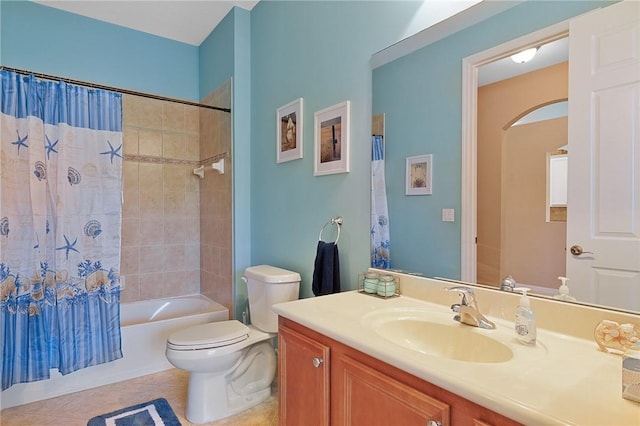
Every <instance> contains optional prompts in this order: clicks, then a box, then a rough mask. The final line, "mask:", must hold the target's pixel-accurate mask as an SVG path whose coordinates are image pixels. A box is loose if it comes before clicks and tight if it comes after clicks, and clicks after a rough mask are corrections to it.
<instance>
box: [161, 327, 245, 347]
mask: <svg viewBox="0 0 640 426" xmlns="http://www.w3.org/2000/svg"><path fill="white" fill-rule="evenodd" d="M248 337H249V327H247V326H246V325H244V324H243V323H241V322H240V321H237V320H230V321H219V322H210V323H206V324H200V325H195V326H193V327H188V328H185V329H184V330H180V331H177V332H175V333H173V334H171V335H170V336H169V338H168V339H167V344H168V346H169V347H170V348H171V349H176V350H195V349H208V348H219V347H221V346H228V345H232V344H234V343H238V342H242V341H243V340H246V339H247V338H248Z"/></svg>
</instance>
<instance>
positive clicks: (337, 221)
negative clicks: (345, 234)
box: [318, 216, 342, 244]
mask: <svg viewBox="0 0 640 426" xmlns="http://www.w3.org/2000/svg"><path fill="white" fill-rule="evenodd" d="M327 225H335V226H337V227H338V235H337V236H336V240H335V241H334V243H335V244H338V240H339V239H340V228H341V227H342V216H338V217H335V218H332V219H331V220H329V221H328V222H327V223H325V224H324V226H323V227H322V229H321V230H320V234H319V235H318V241H322V231H324V228H326V227H327Z"/></svg>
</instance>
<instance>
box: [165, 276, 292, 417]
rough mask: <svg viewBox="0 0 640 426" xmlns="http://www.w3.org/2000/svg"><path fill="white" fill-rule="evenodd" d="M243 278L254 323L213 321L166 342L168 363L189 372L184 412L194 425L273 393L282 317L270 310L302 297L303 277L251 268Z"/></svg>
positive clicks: (258, 401)
mask: <svg viewBox="0 0 640 426" xmlns="http://www.w3.org/2000/svg"><path fill="white" fill-rule="evenodd" d="M242 279H243V280H244V281H245V282H246V283H247V290H248V297H249V313H250V316H251V323H252V325H249V326H246V325H244V324H243V323H241V322H240V321H236V320H229V321H220V322H212V323H207V324H200V325H196V326H192V327H189V328H185V329H183V330H180V331H177V332H175V333H173V334H171V335H170V336H169V338H168V339H167V350H166V356H167V359H168V360H169V362H170V363H171V364H173V365H174V366H175V367H177V368H180V369H182V370H186V371H188V372H190V373H191V374H190V375H189V389H188V394H187V413H186V414H187V419H188V420H189V421H190V422H192V423H209V422H213V421H215V420H218V419H221V418H224V417H228V416H231V415H233V414H236V413H239V412H241V411H244V410H246V409H248V408H250V407H253V406H254V405H256V404H259V403H260V402H262V401H264V400H265V399H266V398H268V397H269V395H271V382H272V381H273V378H274V377H275V373H276V366H277V361H276V354H275V350H274V349H273V344H272V341H273V338H274V337H276V336H277V332H278V316H277V315H276V314H275V313H274V312H273V311H272V310H271V306H272V305H274V304H276V303H280V302H286V301H289V300H297V299H298V292H299V289H300V274H298V273H297V272H292V271H287V270H286V269H281V268H276V267H273V266H268V265H260V266H251V267H249V268H247V269H246V270H245V273H244V276H243V277H242Z"/></svg>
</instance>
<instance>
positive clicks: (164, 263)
mask: <svg viewBox="0 0 640 426" xmlns="http://www.w3.org/2000/svg"><path fill="white" fill-rule="evenodd" d="M216 93H217V92H216ZM225 116H229V117H228V118H227V117H225ZM225 120H227V122H225ZM222 122H224V123H222ZM230 123H231V121H230V114H229V113H223V112H218V111H212V110H207V109H204V108H200V107H197V106H190V105H183V104H180V103H177V102H170V101H162V100H155V99H149V98H144V97H140V96H133V95H124V96H123V124H124V130H123V132H124V143H123V145H124V147H123V154H124V160H125V161H124V167H123V181H124V183H123V185H124V204H123V212H122V260H121V271H120V273H121V275H123V276H124V277H125V288H124V290H123V291H122V302H133V301H138V300H146V299H156V298H164V297H171V296H181V295H188V294H194V293H201V292H202V293H203V294H205V295H207V296H208V297H211V298H213V299H214V300H216V301H218V302H219V303H222V304H224V305H226V306H228V307H229V308H231V306H230V303H231V301H232V299H231V297H228V301H227V300H226V299H224V298H223V296H224V295H225V294H226V293H229V294H231V285H232V281H231V274H230V272H231V264H230V261H229V263H228V268H227V269H228V270H229V274H227V276H228V279H227V280H226V281H223V279H222V277H223V276H224V274H223V273H222V268H221V266H220V265H221V262H220V260H219V259H212V258H211V257H206V258H205V256H201V244H203V241H205V242H206V241H209V240H213V239H214V238H213V237H212V235H211V232H209V233H207V232H208V231H207V228H206V227H203V228H202V229H203V231H204V232H201V219H202V217H203V216H206V217H207V218H209V217H211V219H208V220H211V221H212V222H213V223H215V224H216V225H219V224H221V223H223V222H224V221H225V220H227V219H228V220H230V217H231V213H230V212H231V202H230V199H231V179H230V168H229V171H228V172H227V171H226V173H225V174H224V175H221V176H220V177H224V178H223V179H216V178H217V176H214V174H215V172H214V171H211V170H207V172H206V174H205V178H204V179H200V178H199V177H198V176H196V175H194V174H193V169H194V168H196V167H198V165H199V164H200V163H201V160H205V159H207V158H208V157H211V156H216V155H220V154H221V153H225V152H226V153H229V152H230V145H231V144H230ZM225 125H226V126H228V127H229V130H228V131H227V132H226V133H228V135H229V138H228V140H229V142H228V144H227V145H225V144H220V143H218V142H217V141H216V142H215V143H213V145H214V146H213V147H211V149H210V150H204V146H209V145H212V141H213V140H215V139H216V138H217V137H219V136H220V135H219V134H220V133H224V132H220V131H219V130H216V129H218V128H219V127H223V126H225ZM212 132H213V133H212ZM205 135H206V137H202V138H201V136H205ZM201 140H202V141H203V143H201ZM220 149H222V151H220ZM203 154H205V155H206V156H203ZM227 155H229V154H227ZM226 160H229V158H226ZM226 163H229V161H226ZM226 165H227V164H225V166H226ZM221 181H224V182H225V183H228V185H226V184H222V185H221ZM201 195H203V197H202V198H203V200H205V201H206V203H214V204H215V206H216V209H215V211H214V210H211V209H210V208H207V209H206V210H205V209H203V210H202V212H201V205H202V204H201V202H200V198H201ZM222 205H224V206H227V210H228V213H226V212H225V209H223V208H222ZM218 215H220V217H221V218H224V219H220V218H218ZM203 223H204V222H203ZM207 223H208V222H207ZM226 226H227V227H228V229H226V230H224V231H220V230H219V229H216V230H215V232H217V233H218V232H223V233H224V234H225V235H229V238H228V239H227V238H225V239H224V241H225V242H226V243H227V247H225V248H223V247H222V246H219V244H221V243H218V242H216V243H215V245H216V247H218V249H217V250H216V251H215V253H216V254H217V255H218V254H219V255H221V256H222V255H224V254H225V253H227V252H228V253H231V238H230V235H231V224H230V222H229V221H227V222H226ZM208 246H209V245H208V244H207V245H205V248H208ZM211 265H215V268H214V267H212V266H211ZM205 271H211V273H205ZM210 275H213V280H212V279H211V277H210ZM207 280H208V281H207ZM201 283H206V284H204V285H201ZM214 283H215V284H214ZM218 285H219V286H222V287H228V288H226V289H224V290H222V289H218V288H217V286H218ZM218 296H220V297H218Z"/></svg>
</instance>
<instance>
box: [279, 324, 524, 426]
mask: <svg viewBox="0 0 640 426" xmlns="http://www.w3.org/2000/svg"><path fill="white" fill-rule="evenodd" d="M278 342H279V357H278V368H279V369H278V386H279V392H280V396H279V398H280V418H279V419H280V425H282V426H315V425H327V424H329V423H330V424H332V425H336V426H337V425H366V426H374V425H381V426H382V425H392V426H396V425H397V426H404V425H421V426H435V425H438V424H441V425H443V426H444V425H455V426H465V425H469V426H490V425H494V426H498V425H500V426H503V425H504V426H511V425H519V424H520V423H517V422H514V421H513V420H511V419H508V418H506V417H504V416H502V415H500V414H498V413H495V412H493V411H491V410H488V409H486V408H483V407H481V406H479V405H477V404H475V403H473V402H471V401H468V400H466V399H464V398H462V397H459V396H457V395H455V394H453V393H451V392H449V391H446V390H444V389H442V388H440V387H438V386H435V385H433V384H431V383H429V382H426V381H424V380H422V379H420V378H417V377H415V376H413V375H411V374H409V373H406V372H404V371H402V370H400V369H398V368H396V367H393V366H392V365H389V364H387V363H384V362H382V361H379V360H377V359H375V358H372V357H370V356H369V355H366V354H364V353H362V352H360V351H357V350H355V349H353V348H351V347H349V346H346V345H344V344H342V343H339V342H337V341H335V340H333V339H330V338H329V337H327V336H324V335H322V334H320V333H317V332H315V331H313V330H310V329H308V328H307V327H304V326H302V325H300V324H298V323H296V322H294V321H291V320H288V319H286V318H283V317H280V318H279V337H278ZM320 360H321V361H320Z"/></svg>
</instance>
